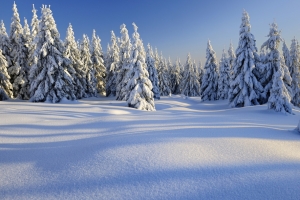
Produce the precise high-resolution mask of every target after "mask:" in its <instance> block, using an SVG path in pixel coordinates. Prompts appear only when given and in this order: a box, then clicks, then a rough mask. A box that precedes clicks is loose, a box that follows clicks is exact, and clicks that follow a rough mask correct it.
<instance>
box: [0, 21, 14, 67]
mask: <svg viewBox="0 0 300 200" xmlns="http://www.w3.org/2000/svg"><path fill="white" fill-rule="evenodd" d="M0 48H1V50H2V54H3V55H4V56H5V59H6V61H7V67H8V66H11V65H12V61H11V60H12V57H11V54H10V52H11V50H10V49H11V45H10V41H9V38H8V35H7V32H6V29H5V25H4V23H3V20H1V23H0Z"/></svg>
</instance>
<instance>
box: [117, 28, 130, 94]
mask: <svg viewBox="0 0 300 200" xmlns="http://www.w3.org/2000/svg"><path fill="white" fill-rule="evenodd" d="M120 29H121V31H120V32H121V34H122V37H121V40H120V70H119V71H118V76H117V79H116V83H117V90H116V99H117V100H126V95H128V92H127V90H126V85H127V81H128V78H127V77H126V74H127V72H128V70H129V63H130V52H131V47H132V45H131V42H130V38H129V35H128V30H127V28H126V26H125V24H122V25H121V26H120Z"/></svg>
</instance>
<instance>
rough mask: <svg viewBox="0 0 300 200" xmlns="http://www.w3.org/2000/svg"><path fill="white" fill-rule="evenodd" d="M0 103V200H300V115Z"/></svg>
mask: <svg viewBox="0 0 300 200" xmlns="http://www.w3.org/2000/svg"><path fill="white" fill-rule="evenodd" d="M156 110H157V111H156V112H147V111H139V110H136V109H133V108H128V107H126V103H125V102H119V101H114V100H113V99H112V98H91V99H85V100H79V101H78V102H62V103H59V104H50V103H30V102H25V101H16V100H11V101H3V102H0V128H1V129H0V179H1V181H0V199H300V134H299V133H298V132H297V131H296V130H295V128H296V125H297V124H298V121H299V119H300V110H299V109H294V113H295V115H285V114H282V113H276V112H274V111H271V110H267V107H266V105H263V106H255V107H244V108H233V109H232V108H228V103H227V101H214V102H204V103H200V102H199V99H198V98H188V99H184V98H182V97H180V96H172V97H163V98H162V99H161V100H159V101H156Z"/></svg>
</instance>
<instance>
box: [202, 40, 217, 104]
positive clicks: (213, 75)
mask: <svg viewBox="0 0 300 200" xmlns="http://www.w3.org/2000/svg"><path fill="white" fill-rule="evenodd" d="M218 76H219V75H218V63H217V57H216V52H215V51H214V50H213V48H212V46H211V44H210V41H209V40H208V42H207V49H206V62H205V66H204V74H203V76H202V85H201V90H200V92H201V99H202V101H211V100H217V99H218V95H217V92H218Z"/></svg>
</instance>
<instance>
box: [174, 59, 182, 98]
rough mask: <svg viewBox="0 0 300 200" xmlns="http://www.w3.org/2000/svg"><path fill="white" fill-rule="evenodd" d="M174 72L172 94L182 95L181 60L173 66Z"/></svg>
mask: <svg viewBox="0 0 300 200" xmlns="http://www.w3.org/2000/svg"><path fill="white" fill-rule="evenodd" d="M173 68H174V71H173V77H172V81H173V84H172V86H173V88H172V92H173V94H181V87H180V83H181V73H180V66H179V60H178V59H177V60H176V63H175V65H174V66H173Z"/></svg>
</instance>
